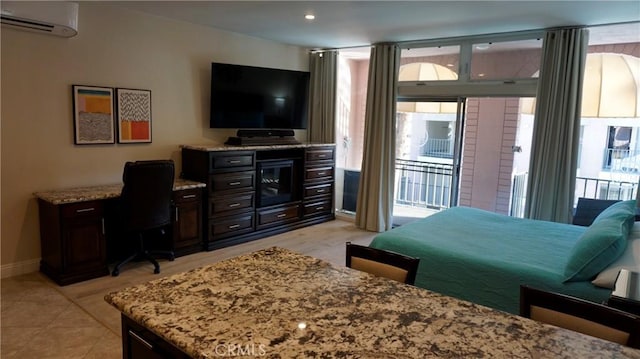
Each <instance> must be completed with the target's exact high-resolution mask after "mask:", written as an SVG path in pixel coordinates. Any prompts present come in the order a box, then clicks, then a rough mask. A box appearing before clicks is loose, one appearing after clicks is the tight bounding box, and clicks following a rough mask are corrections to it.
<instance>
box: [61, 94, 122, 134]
mask: <svg viewBox="0 0 640 359" xmlns="http://www.w3.org/2000/svg"><path fill="white" fill-rule="evenodd" d="M71 89H72V93H73V132H74V138H73V142H74V143H75V144H76V145H99V144H105V143H115V139H114V138H115V136H114V133H115V131H114V126H113V89H112V88H110V87H96V86H83V85H71Z"/></svg>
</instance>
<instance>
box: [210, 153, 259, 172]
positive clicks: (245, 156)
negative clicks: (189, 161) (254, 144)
mask: <svg viewBox="0 0 640 359" xmlns="http://www.w3.org/2000/svg"><path fill="white" fill-rule="evenodd" d="M254 159H255V154H254V152H231V153H224V154H221V153H216V154H211V168H210V170H217V169H222V168H237V167H253V166H254Z"/></svg>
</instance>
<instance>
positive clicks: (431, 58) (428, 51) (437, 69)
mask: <svg viewBox="0 0 640 359" xmlns="http://www.w3.org/2000/svg"><path fill="white" fill-rule="evenodd" d="M459 66H460V46H458V45H456V46H435V47H421V48H415V49H403V50H402V52H401V53H400V73H399V74H398V81H452V80H457V79H458V67H459Z"/></svg>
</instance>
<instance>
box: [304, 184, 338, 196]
mask: <svg viewBox="0 0 640 359" xmlns="http://www.w3.org/2000/svg"><path fill="white" fill-rule="evenodd" d="M332 193H333V182H332V183H322V184H314V185H309V184H307V185H305V186H304V197H305V198H307V197H315V196H328V195H331V194H332Z"/></svg>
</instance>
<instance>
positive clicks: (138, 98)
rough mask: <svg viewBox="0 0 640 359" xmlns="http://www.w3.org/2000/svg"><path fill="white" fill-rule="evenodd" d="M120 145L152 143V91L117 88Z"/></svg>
mask: <svg viewBox="0 0 640 359" xmlns="http://www.w3.org/2000/svg"><path fill="white" fill-rule="evenodd" d="M116 115H117V117H116V118H117V120H116V121H117V124H118V143H151V127H152V126H151V120H152V119H151V91H150V90H138V89H128V88H116Z"/></svg>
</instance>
